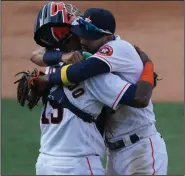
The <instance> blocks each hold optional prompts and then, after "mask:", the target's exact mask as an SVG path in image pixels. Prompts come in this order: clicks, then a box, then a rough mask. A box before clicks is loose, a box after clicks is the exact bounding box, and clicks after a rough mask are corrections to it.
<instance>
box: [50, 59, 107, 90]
mask: <svg viewBox="0 0 185 176" xmlns="http://www.w3.org/2000/svg"><path fill="white" fill-rule="evenodd" d="M109 71H110V70H109V67H108V66H107V64H105V62H102V61H101V60H99V59H97V58H90V59H87V60H85V61H83V62H79V63H75V64H73V65H65V66H63V67H61V68H57V69H56V71H55V72H52V73H51V74H50V75H49V80H50V82H51V83H52V84H63V85H66V86H67V85H71V84H73V83H78V82H81V81H84V80H86V79H89V78H92V77H94V76H97V75H99V74H103V73H108V72H109Z"/></svg>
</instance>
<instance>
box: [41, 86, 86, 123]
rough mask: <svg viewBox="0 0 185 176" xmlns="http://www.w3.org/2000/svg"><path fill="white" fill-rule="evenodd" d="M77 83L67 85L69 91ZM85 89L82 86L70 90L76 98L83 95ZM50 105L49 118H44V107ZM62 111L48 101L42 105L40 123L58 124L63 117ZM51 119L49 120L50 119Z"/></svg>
mask: <svg viewBox="0 0 185 176" xmlns="http://www.w3.org/2000/svg"><path fill="white" fill-rule="evenodd" d="M78 86H79V84H75V85H73V86H69V87H68V89H69V90H70V91H72V90H74V89H75V88H76V87H78ZM84 92H85V90H84V89H83V88H78V89H76V90H74V91H73V92H72V96H73V98H78V97H80V96H81V95H83V94H84ZM49 105H50V106H51V107H52V108H53V112H52V113H51V114H50V117H49V118H46V109H47V107H48V106H49ZM63 111H64V109H63V108H61V107H59V106H58V105H57V104H55V103H52V102H50V101H48V102H47V103H46V104H45V106H44V111H43V113H42V117H41V122H42V124H59V123H60V122H61V121H62V119H63ZM49 119H51V122H50V120H49Z"/></svg>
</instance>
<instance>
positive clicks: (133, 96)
mask: <svg viewBox="0 0 185 176" xmlns="http://www.w3.org/2000/svg"><path fill="white" fill-rule="evenodd" d="M153 71H154V66H153V63H152V62H147V63H146V64H145V67H144V70H143V73H142V75H141V77H140V80H139V81H138V82H137V84H136V85H134V84H131V85H130V86H129V88H128V89H127V91H126V92H125V93H124V94H123V96H122V97H121V99H120V100H119V104H124V105H128V106H132V107H135V108H144V107H146V106H148V103H149V101H150V98H151V96H152V89H153V87H154V77H153Z"/></svg>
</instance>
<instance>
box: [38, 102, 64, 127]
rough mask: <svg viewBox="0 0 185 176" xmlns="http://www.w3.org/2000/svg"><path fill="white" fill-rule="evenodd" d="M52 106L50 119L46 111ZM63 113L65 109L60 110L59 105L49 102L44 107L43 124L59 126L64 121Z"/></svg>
mask: <svg viewBox="0 0 185 176" xmlns="http://www.w3.org/2000/svg"><path fill="white" fill-rule="evenodd" d="M49 105H50V106H51V107H52V109H53V110H52V113H51V114H50V117H49V118H47V117H46V109H47V108H48V106H49ZM63 111H64V109H63V108H61V107H60V108H59V107H58V105H57V104H55V103H51V102H50V101H48V102H47V103H46V104H45V106H44V111H43V113H42V118H41V121H42V124H50V123H51V124H59V123H60V122H61V121H62V119H63ZM50 119H51V122H50Z"/></svg>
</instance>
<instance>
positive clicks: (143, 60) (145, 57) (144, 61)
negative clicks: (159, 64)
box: [134, 45, 152, 65]
mask: <svg viewBox="0 0 185 176" xmlns="http://www.w3.org/2000/svg"><path fill="white" fill-rule="evenodd" d="M134 48H135V49H136V51H137V53H138V54H139V56H140V58H141V60H142V62H143V65H145V63H146V62H152V61H151V59H150V58H149V57H148V55H147V54H146V53H145V52H144V51H142V50H141V49H140V48H139V47H138V46H136V45H134Z"/></svg>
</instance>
